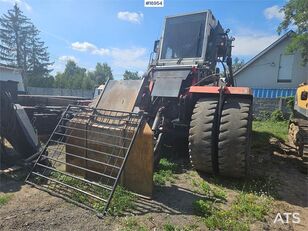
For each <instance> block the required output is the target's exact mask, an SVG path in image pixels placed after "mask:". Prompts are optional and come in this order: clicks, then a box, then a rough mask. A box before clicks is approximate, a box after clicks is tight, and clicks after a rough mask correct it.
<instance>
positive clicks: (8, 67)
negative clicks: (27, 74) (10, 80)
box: [0, 63, 21, 73]
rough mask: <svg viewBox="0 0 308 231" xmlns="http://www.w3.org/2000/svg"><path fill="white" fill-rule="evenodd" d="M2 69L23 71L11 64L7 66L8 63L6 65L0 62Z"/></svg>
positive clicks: (0, 68)
mask: <svg viewBox="0 0 308 231" xmlns="http://www.w3.org/2000/svg"><path fill="white" fill-rule="evenodd" d="M0 70H6V71H11V72H18V73H21V69H18V68H14V67H11V66H7V65H4V64H1V63H0Z"/></svg>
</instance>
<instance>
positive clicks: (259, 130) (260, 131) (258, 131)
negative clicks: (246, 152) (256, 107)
mask: <svg viewBox="0 0 308 231" xmlns="http://www.w3.org/2000/svg"><path fill="white" fill-rule="evenodd" d="M288 123H289V122H288V121H270V120H266V121H253V123H252V130H253V131H254V134H253V146H256V145H260V146H263V145H264V144H266V143H268V141H269V138H270V137H271V136H272V137H276V138H278V139H280V140H282V141H286V140H287V137H288Z"/></svg>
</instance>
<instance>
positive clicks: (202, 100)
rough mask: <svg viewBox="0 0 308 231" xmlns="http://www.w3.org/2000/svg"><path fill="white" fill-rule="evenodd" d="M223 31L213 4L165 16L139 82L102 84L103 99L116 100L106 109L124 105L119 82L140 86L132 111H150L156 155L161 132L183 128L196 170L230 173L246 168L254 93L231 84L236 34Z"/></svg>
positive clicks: (172, 132)
mask: <svg viewBox="0 0 308 231" xmlns="http://www.w3.org/2000/svg"><path fill="white" fill-rule="evenodd" d="M228 33H229V30H226V31H225V30H223V28H222V26H221V25H220V23H219V21H218V20H217V19H215V17H214V16H213V14H212V12H211V11H210V10H208V11H204V12H199V13H192V14H185V15H177V16H172V17H166V20H165V26H164V30H163V34H162V36H161V39H160V40H158V41H156V42H155V44H154V52H153V53H154V54H152V58H151V59H150V63H149V68H148V70H147V72H146V74H145V75H144V76H143V80H142V84H140V81H138V80H137V81H135V84H133V83H132V82H133V80H131V81H125V80H123V81H114V80H112V81H109V82H108V83H107V84H106V86H105V89H104V91H103V93H102V95H101V100H104V101H108V102H109V103H111V102H113V103H111V104H112V105H113V106H111V107H110V108H109V109H113V107H116V106H115V105H118V104H119V103H121V102H122V104H123V102H124V101H123V100H125V99H124V98H123V99H122V98H121V97H117V95H118V92H120V91H122V90H121V89H123V87H124V86H125V87H126V88H127V89H129V88H135V87H136V85H137V86H141V87H140V92H139V93H138V97H136V99H137V100H136V103H135V109H134V111H136V110H143V111H145V112H146V113H147V118H148V119H147V122H148V124H149V125H150V126H151V128H152V131H153V133H154V139H155V142H154V144H155V147H154V159H155V162H158V160H159V156H160V155H159V153H160V150H161V147H162V145H163V144H164V142H165V141H166V139H167V138H168V137H176V136H179V135H182V136H184V137H186V138H187V139H188V143H189V155H190V160H191V163H192V165H193V166H194V168H195V169H196V170H198V171H201V172H206V173H213V174H220V175H224V176H229V177H243V176H244V175H245V172H246V159H247V155H248V153H249V150H250V140H251V137H250V136H251V124H252V106H251V105H252V95H251V90H250V89H249V88H243V87H235V86H234V80H233V75H232V58H231V49H232V41H233V40H234V38H232V37H230V36H229V35H228ZM219 65H220V67H221V68H222V69H223V74H220V71H219V68H218V66H219ZM116 82H117V83H118V84H116ZM115 85H119V87H118V88H117V87H115ZM106 92H108V93H106ZM128 92H129V90H128ZM128 94H129V93H128ZM134 94H136V93H134ZM107 95H108V96H109V97H107ZM124 97H127V98H129V99H133V98H134V97H131V96H130V95H126V96H124ZM115 101H118V102H119V103H116V102H115ZM116 109H125V107H124V108H121V107H120V108H116ZM181 144H182V142H181V143H178V145H181Z"/></svg>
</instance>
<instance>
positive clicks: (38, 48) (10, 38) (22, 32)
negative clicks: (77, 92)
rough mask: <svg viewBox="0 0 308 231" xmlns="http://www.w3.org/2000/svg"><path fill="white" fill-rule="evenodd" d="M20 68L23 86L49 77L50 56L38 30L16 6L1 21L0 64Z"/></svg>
mask: <svg viewBox="0 0 308 231" xmlns="http://www.w3.org/2000/svg"><path fill="white" fill-rule="evenodd" d="M1 62H4V63H6V64H8V65H11V66H14V67H17V68H20V69H22V77H23V81H24V84H25V85H26V86H27V85H28V84H30V85H31V81H33V82H40V81H37V80H36V78H38V79H42V78H44V77H48V76H49V73H50V72H51V70H50V69H49V66H50V65H51V64H52V63H51V62H50V61H49V53H48V52H47V47H46V46H45V44H44V42H43V41H41V39H40V37H39V30H38V29H37V28H36V27H35V26H34V25H33V24H32V22H31V21H30V19H29V18H27V17H26V16H24V15H23V12H22V11H21V10H20V9H19V7H18V6H17V4H15V6H14V8H13V9H11V10H9V11H8V12H7V14H4V15H3V16H2V17H1V18H0V63H1Z"/></svg>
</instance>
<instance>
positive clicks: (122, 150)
mask: <svg viewBox="0 0 308 231" xmlns="http://www.w3.org/2000/svg"><path fill="white" fill-rule="evenodd" d="M142 118H143V115H142V113H131V112H123V111H115V110H104V109H95V108H90V107H84V106H71V105H69V106H68V107H67V109H66V111H65V112H64V113H63V115H62V118H61V119H60V121H59V123H58V124H57V126H56V128H55V129H54V131H53V133H52V135H51V136H50V138H49V140H48V142H47V144H46V146H45V147H44V149H42V151H41V152H40V155H39V157H38V159H37V160H36V162H35V164H34V166H33V168H32V170H31V172H30V173H29V175H28V176H27V179H26V183H28V184H31V185H33V186H35V187H37V188H39V189H42V190H45V191H47V192H49V193H52V194H54V195H56V196H59V197H61V198H64V199H67V200H69V201H71V202H73V203H76V204H78V205H80V206H82V207H85V208H87V209H90V210H93V211H96V212H97V213H98V214H100V215H105V214H106V213H107V211H108V207H109V205H110V202H111V199H112V196H113V194H114V192H115V189H116V186H117V184H118V182H119V179H120V176H121V173H122V171H123V168H124V166H125V162H126V160H127V157H128V155H129V152H130V150H131V147H132V145H133V143H134V140H135V138H136V135H137V133H138V130H139V128H140V125H141V123H142Z"/></svg>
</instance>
